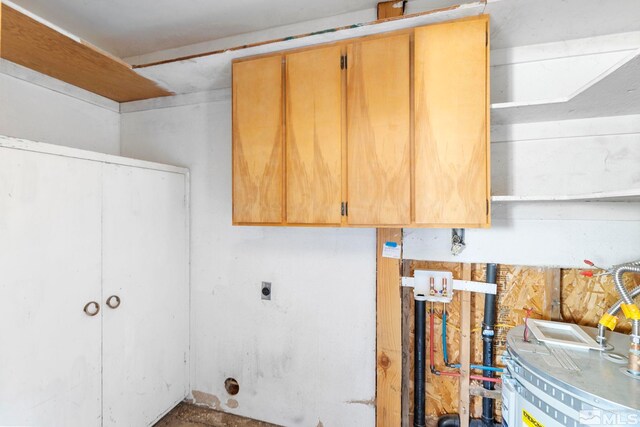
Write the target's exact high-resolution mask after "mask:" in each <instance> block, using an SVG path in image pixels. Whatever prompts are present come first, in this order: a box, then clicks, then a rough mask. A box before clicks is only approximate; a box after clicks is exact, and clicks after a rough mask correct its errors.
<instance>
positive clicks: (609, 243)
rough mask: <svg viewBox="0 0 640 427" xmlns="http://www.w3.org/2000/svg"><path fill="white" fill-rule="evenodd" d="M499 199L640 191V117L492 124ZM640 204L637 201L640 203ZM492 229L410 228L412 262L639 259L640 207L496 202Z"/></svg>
mask: <svg viewBox="0 0 640 427" xmlns="http://www.w3.org/2000/svg"><path fill="white" fill-rule="evenodd" d="M491 134H492V135H491V139H492V145H491V163H492V167H491V185H492V187H493V194H496V195H518V196H539V195H543V196H544V195H549V196H553V195H567V194H584V193H590V192H601V191H616V190H626V189H632V188H635V189H640V116H619V117H604V118H596V119H582V120H565V121H557V122H544V123H527V124H515V125H505V126H494V127H493V128H492V133H491ZM636 200H637V198H636ZM492 210H493V212H492V226H491V228H490V229H484V230H481V229H475V230H472V229H470V230H467V231H466V243H467V248H466V249H465V251H464V252H463V253H462V254H461V255H459V256H453V255H451V253H450V241H451V231H450V230H434V229H420V230H405V233H404V237H405V248H404V255H405V256H406V257H407V258H409V259H426V260H438V261H457V262H497V263H503V264H515V265H533V266H561V267H576V268H580V267H585V265H584V264H583V260H584V259H585V258H588V259H591V260H593V261H594V262H596V264H599V265H603V266H607V265H612V264H619V263H623V262H626V261H632V260H635V259H639V258H640V244H639V243H638V242H640V202H546V203H541V202H532V203H522V202H520V203H494V204H493V207H492Z"/></svg>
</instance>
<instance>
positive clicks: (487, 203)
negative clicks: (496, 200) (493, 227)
mask: <svg viewBox="0 0 640 427" xmlns="http://www.w3.org/2000/svg"><path fill="white" fill-rule="evenodd" d="M486 202H487V216H489V199H487V200H486Z"/></svg>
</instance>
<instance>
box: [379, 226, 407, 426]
mask: <svg viewBox="0 0 640 427" xmlns="http://www.w3.org/2000/svg"><path fill="white" fill-rule="evenodd" d="M376 241H377V243H376V247H377V252H376V254H377V255H376V260H377V276H376V282H377V285H376V287H377V292H376V308H377V314H376V426H377V427H397V426H400V423H401V418H402V409H401V406H402V402H401V395H402V295H401V287H402V286H401V280H402V279H401V277H400V267H401V260H400V259H394V258H384V257H383V256H382V249H383V248H384V244H385V243H386V242H395V243H397V244H399V245H401V244H402V229H400V228H390V229H378V230H377V239H376Z"/></svg>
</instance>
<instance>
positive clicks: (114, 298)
mask: <svg viewBox="0 0 640 427" xmlns="http://www.w3.org/2000/svg"><path fill="white" fill-rule="evenodd" d="M107 305H108V306H109V308H118V307H120V297H119V296H118V295H111V296H110V297H109V298H107Z"/></svg>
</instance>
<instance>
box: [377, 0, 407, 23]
mask: <svg viewBox="0 0 640 427" xmlns="http://www.w3.org/2000/svg"><path fill="white" fill-rule="evenodd" d="M406 3H407V2H406V1H405V0H399V1H398V0H395V1H383V2H380V3H378V19H387V18H397V17H398V16H402V15H404V6H405V4H406Z"/></svg>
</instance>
